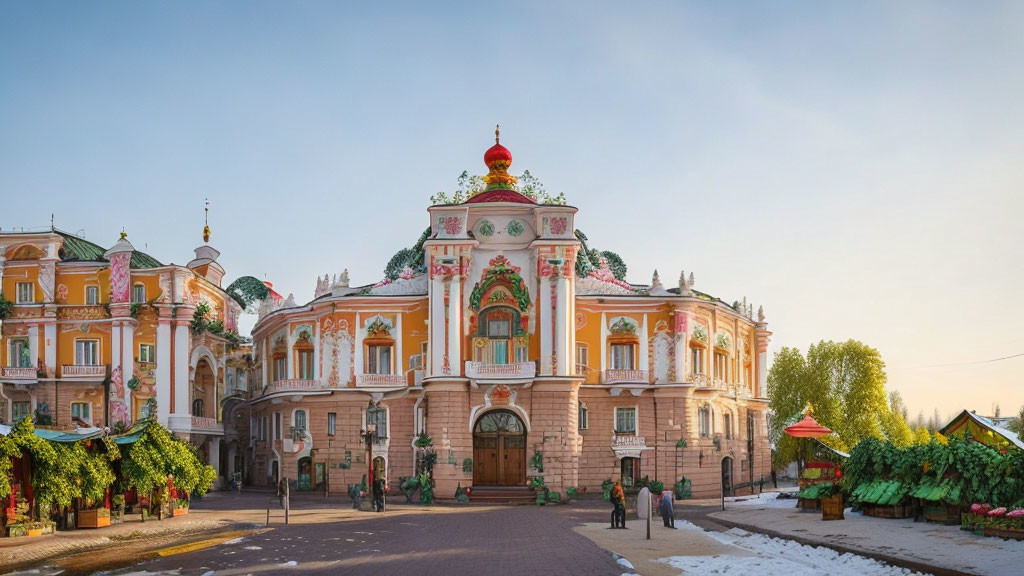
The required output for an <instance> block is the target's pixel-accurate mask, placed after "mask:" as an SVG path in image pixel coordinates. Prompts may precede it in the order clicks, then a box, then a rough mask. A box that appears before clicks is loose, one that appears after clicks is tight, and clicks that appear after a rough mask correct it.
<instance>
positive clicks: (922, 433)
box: [914, 426, 932, 444]
mask: <svg viewBox="0 0 1024 576" xmlns="http://www.w3.org/2000/svg"><path fill="white" fill-rule="evenodd" d="M931 441H932V435H931V434H930V433H929V432H928V429H927V428H925V427H924V426H920V427H918V428H915V429H914V444H927V443H929V442H931Z"/></svg>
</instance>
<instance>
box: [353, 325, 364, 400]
mask: <svg viewBox="0 0 1024 576" xmlns="http://www.w3.org/2000/svg"><path fill="white" fill-rule="evenodd" d="M363 334H365V331H364V330H363V320H362V318H360V317H359V312H356V345H355V350H353V356H352V365H353V366H355V378H356V384H358V383H359V375H360V374H362V373H363V372H365V370H366V369H365V368H363Z"/></svg>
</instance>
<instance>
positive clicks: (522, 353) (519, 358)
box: [516, 346, 528, 364]
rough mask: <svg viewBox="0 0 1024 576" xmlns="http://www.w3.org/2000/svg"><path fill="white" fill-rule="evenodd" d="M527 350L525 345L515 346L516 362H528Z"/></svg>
mask: <svg viewBox="0 0 1024 576" xmlns="http://www.w3.org/2000/svg"><path fill="white" fill-rule="evenodd" d="M527 352H528V350H527V349H526V347H525V346H516V362H517V363H519V364H522V363H525V362H528V360H527V356H526V354H527Z"/></svg>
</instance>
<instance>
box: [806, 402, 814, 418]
mask: <svg viewBox="0 0 1024 576" xmlns="http://www.w3.org/2000/svg"><path fill="white" fill-rule="evenodd" d="M804 416H814V405H813V404H811V403H810V402H808V403H807V406H806V407H805V408H804Z"/></svg>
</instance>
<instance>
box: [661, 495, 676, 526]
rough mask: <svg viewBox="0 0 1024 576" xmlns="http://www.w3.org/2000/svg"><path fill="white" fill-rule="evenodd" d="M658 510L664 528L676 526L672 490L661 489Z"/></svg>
mask: <svg viewBox="0 0 1024 576" xmlns="http://www.w3.org/2000/svg"><path fill="white" fill-rule="evenodd" d="M658 512H660V513H661V520H662V522H664V523H665V527H666V528H675V527H676V512H675V509H674V507H673V504H672V491H671V490H662V492H661V501H660V502H659V504H658Z"/></svg>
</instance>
